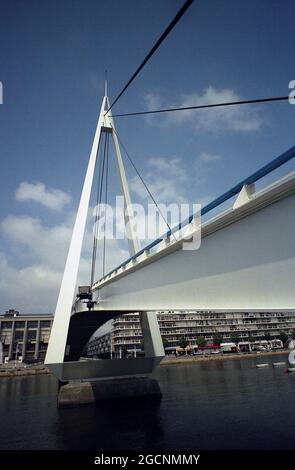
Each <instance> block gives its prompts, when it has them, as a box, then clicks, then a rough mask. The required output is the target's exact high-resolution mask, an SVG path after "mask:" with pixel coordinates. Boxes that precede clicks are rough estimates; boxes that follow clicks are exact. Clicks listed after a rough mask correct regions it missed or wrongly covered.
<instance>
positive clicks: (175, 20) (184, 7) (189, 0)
mask: <svg viewBox="0 0 295 470" xmlns="http://www.w3.org/2000/svg"><path fill="white" fill-rule="evenodd" d="M193 1H194V0H186V2H185V3H184V4H183V5H182V7H181V8H180V10H179V11H178V13H177V14H176V16H175V17H174V18H173V20H172V21H171V22H170V24H169V25H168V26H167V28H166V29H165V31H164V32H163V33H162V34H161V36H160V38H159V39H158V40H157V42H156V43H155V44H154V46H153V47H152V49H151V50H150V52H149V53H148V54H147V56H146V57H145V59H144V60H143V62H142V63H141V64H140V66H139V67H138V68H137V70H136V71H135V72H134V74H133V75H132V77H131V78H130V79H129V80H128V82H127V83H126V85H125V86H124V87H123V89H122V90H121V91H120V93H119V94H118V96H117V97H116V99H115V100H114V101H113V102H112V104H111V106H110V107H109V108H108V110H107V111H106V113H105V114H107V113H108V112H109V111H110V110H111V109H112V107H113V106H114V105H115V103H117V101H118V100H119V98H121V96H122V95H123V93H124V92H125V91H126V90H127V88H128V87H129V85H130V84H131V83H132V82H133V80H134V79H135V78H136V77H137V75H138V74H139V72H140V71H141V69H143V67H144V66H145V64H146V63H147V62H148V61H149V60H150V58H151V57H152V55H153V54H154V53H155V52H156V50H157V49H158V48H159V47H160V45H161V44H162V42H163V41H164V40H165V39H166V37H167V36H168V35H169V33H170V32H171V31H172V30H173V28H174V27H175V26H176V25H177V23H178V22H179V20H180V19H181V17H182V16H183V15H184V13H185V12H186V10H187V9H188V8H189V7H190V6H191V4H192V3H193Z"/></svg>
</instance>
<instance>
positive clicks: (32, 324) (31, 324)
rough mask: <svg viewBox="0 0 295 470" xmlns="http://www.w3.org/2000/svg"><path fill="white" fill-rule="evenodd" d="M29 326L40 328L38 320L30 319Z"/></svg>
mask: <svg viewBox="0 0 295 470" xmlns="http://www.w3.org/2000/svg"><path fill="white" fill-rule="evenodd" d="M28 328H38V322H37V321H28Z"/></svg>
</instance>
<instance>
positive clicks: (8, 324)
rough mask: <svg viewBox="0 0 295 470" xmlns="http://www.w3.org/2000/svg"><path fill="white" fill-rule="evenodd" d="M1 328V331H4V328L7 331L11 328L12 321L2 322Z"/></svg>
mask: <svg viewBox="0 0 295 470" xmlns="http://www.w3.org/2000/svg"><path fill="white" fill-rule="evenodd" d="M1 328H2V330H5V329H6V328H7V329H10V328H12V321H3V322H1Z"/></svg>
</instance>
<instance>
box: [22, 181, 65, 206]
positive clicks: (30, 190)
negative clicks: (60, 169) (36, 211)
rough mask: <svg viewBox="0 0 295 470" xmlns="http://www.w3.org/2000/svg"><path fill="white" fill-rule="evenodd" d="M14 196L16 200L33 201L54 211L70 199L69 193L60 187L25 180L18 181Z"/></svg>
mask: <svg viewBox="0 0 295 470" xmlns="http://www.w3.org/2000/svg"><path fill="white" fill-rule="evenodd" d="M15 197H16V200H17V201H34V202H37V203H39V204H42V205H43V206H45V207H47V208H49V209H52V210H54V211H61V210H62V209H63V208H64V206H66V205H67V204H69V203H70V201H71V197H70V195H69V194H67V193H65V192H64V191H61V190H60V189H52V188H46V186H45V185H44V184H43V183H40V182H37V183H28V182H27V181H23V182H22V183H20V185H19V186H18V188H17V190H16V192H15Z"/></svg>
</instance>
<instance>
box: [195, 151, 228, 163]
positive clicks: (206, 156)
mask: <svg viewBox="0 0 295 470" xmlns="http://www.w3.org/2000/svg"><path fill="white" fill-rule="evenodd" d="M199 159H200V161H201V162H214V161H217V160H221V159H222V157H221V155H217V154H214V153H209V152H202V153H201V155H200V157H199Z"/></svg>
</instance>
